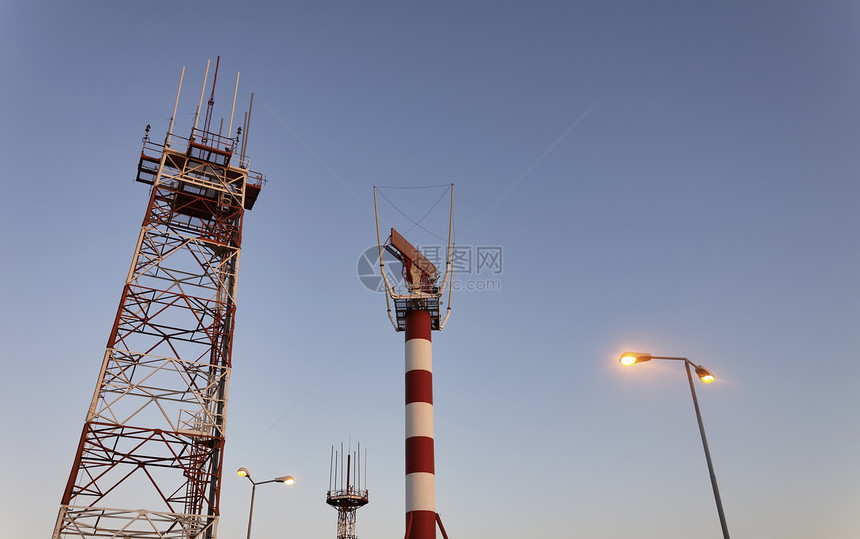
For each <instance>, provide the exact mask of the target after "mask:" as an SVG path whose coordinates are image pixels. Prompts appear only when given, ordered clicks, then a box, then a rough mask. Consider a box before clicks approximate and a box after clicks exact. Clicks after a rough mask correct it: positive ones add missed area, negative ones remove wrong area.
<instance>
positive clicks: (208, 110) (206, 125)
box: [203, 56, 221, 143]
mask: <svg viewBox="0 0 860 539" xmlns="http://www.w3.org/2000/svg"><path fill="white" fill-rule="evenodd" d="M219 65H221V57H220V56H219V57H218V58H216V59H215V74H214V75H213V76H212V93H211V94H209V103H208V104H207V106H206V118H205V119H204V120H203V142H204V143H205V142H206V138H207V137H208V136H209V125H210V123H211V122H212V109H213V108H214V107H215V83H216V82H218V66H219Z"/></svg>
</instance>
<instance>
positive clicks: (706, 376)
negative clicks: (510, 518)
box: [696, 366, 716, 384]
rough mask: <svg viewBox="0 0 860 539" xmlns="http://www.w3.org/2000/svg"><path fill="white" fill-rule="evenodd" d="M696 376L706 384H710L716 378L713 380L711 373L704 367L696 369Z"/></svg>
mask: <svg viewBox="0 0 860 539" xmlns="http://www.w3.org/2000/svg"><path fill="white" fill-rule="evenodd" d="M696 376H698V377H699V379H700V380H701V381H703V382H705V383H706V384H710V383H711V382H713V381H714V380H716V378H714V375H713V374H711V371H709V370H708V369H706V368H704V367H698V366H697V367H696Z"/></svg>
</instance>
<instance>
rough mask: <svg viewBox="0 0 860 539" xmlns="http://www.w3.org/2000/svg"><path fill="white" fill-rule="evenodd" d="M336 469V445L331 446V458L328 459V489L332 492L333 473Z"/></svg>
mask: <svg viewBox="0 0 860 539" xmlns="http://www.w3.org/2000/svg"><path fill="white" fill-rule="evenodd" d="M333 467H334V444H332V446H331V456H330V457H329V459H328V489H329V490H331V472H332V468H333Z"/></svg>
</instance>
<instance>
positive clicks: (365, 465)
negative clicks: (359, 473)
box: [364, 448, 367, 489]
mask: <svg viewBox="0 0 860 539" xmlns="http://www.w3.org/2000/svg"><path fill="white" fill-rule="evenodd" d="M364 488H365V489H367V448H365V449H364Z"/></svg>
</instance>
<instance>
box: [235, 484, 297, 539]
mask: <svg viewBox="0 0 860 539" xmlns="http://www.w3.org/2000/svg"><path fill="white" fill-rule="evenodd" d="M236 473H238V474H239V477H247V478H248V481H250V482H251V484H252V485H253V486H252V487H251V512H250V513H249V514H248V539H251V520H252V519H253V518H254V495H255V494H256V493H257V485H265V484H266V483H283V484H285V485H292V484H293V483H295V482H296V478H295V477H293V476H292V475H283V476H281V477H276V478H274V479H269V480H268V481H260V482H256V481H254V480H253V479H251V472H249V471H248V468H245V467H242V468H239V469H238V470H237V472H236Z"/></svg>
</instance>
